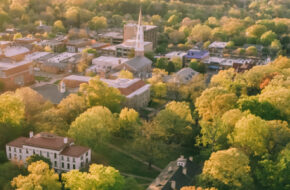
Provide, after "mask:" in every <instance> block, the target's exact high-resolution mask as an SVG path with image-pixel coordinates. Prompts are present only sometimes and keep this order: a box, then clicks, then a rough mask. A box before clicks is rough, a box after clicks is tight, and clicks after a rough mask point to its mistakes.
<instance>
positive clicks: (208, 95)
mask: <svg viewBox="0 0 290 190" xmlns="http://www.w3.org/2000/svg"><path fill="white" fill-rule="evenodd" d="M236 101H237V97H236V95H235V94H233V93H230V92H229V91H227V90H225V89H224V88H221V87H213V88H208V89H206V90H205V91H203V93H202V94H201V96H200V97H199V98H197V99H196V102H195V106H196V110H197V111H198V114H199V116H200V117H202V119H204V120H211V119H214V118H215V117H219V116H222V115H223V114H224V113H225V112H226V111H228V110H230V109H233V108H234V107H235V105H236Z"/></svg>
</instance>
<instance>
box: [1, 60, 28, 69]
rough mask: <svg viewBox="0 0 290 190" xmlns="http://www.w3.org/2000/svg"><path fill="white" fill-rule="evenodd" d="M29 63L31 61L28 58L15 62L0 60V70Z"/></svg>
mask: <svg viewBox="0 0 290 190" xmlns="http://www.w3.org/2000/svg"><path fill="white" fill-rule="evenodd" d="M29 63H31V61H29V60H23V61H19V62H15V61H11V60H9V61H3V60H0V70H8V69H12V68H16V67H19V66H22V65H26V64H29Z"/></svg>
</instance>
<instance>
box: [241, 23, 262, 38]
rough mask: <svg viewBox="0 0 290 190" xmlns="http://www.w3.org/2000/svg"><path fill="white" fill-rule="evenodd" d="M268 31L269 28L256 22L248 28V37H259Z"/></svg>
mask: <svg viewBox="0 0 290 190" xmlns="http://www.w3.org/2000/svg"><path fill="white" fill-rule="evenodd" d="M266 31H267V28H266V27H265V26H264V25H260V24H255V25H252V26H250V27H249V28H247V30H246V35H247V37H254V38H258V39H259V38H260V37H261V35H262V34H264V33H265V32H266Z"/></svg>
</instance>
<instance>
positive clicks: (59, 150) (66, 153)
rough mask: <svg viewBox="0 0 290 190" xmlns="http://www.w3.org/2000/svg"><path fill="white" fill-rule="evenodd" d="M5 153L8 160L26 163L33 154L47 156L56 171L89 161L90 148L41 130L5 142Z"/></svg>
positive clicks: (82, 165)
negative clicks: (34, 133)
mask: <svg viewBox="0 0 290 190" xmlns="http://www.w3.org/2000/svg"><path fill="white" fill-rule="evenodd" d="M6 154H7V158H8V159H9V160H16V161H19V162H23V163H24V164H25V163H26V159H27V158H28V157H30V156H32V155H34V154H37V155H40V156H43V157H45V158H48V159H49V160H50V161H51V163H52V167H53V168H54V169H55V170H56V171H57V172H66V171H70V170H72V169H81V168H83V167H85V166H87V165H88V164H89V163H90V162H91V150H90V149H89V148H87V147H83V146H78V145H75V144H74V141H73V140H72V139H70V138H67V137H60V136H57V135H53V134H50V133H45V132H41V133H38V134H36V135H33V132H30V134H29V138H27V137H19V138H17V139H15V140H13V141H11V142H9V143H7V144H6Z"/></svg>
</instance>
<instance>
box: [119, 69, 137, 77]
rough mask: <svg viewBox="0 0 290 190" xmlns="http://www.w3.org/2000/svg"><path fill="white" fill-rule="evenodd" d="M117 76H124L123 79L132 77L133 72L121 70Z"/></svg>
mask: <svg viewBox="0 0 290 190" xmlns="http://www.w3.org/2000/svg"><path fill="white" fill-rule="evenodd" d="M119 78H124V79H133V78H134V76H133V73H131V72H130V71H128V70H122V71H121V72H120V74H119Z"/></svg>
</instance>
